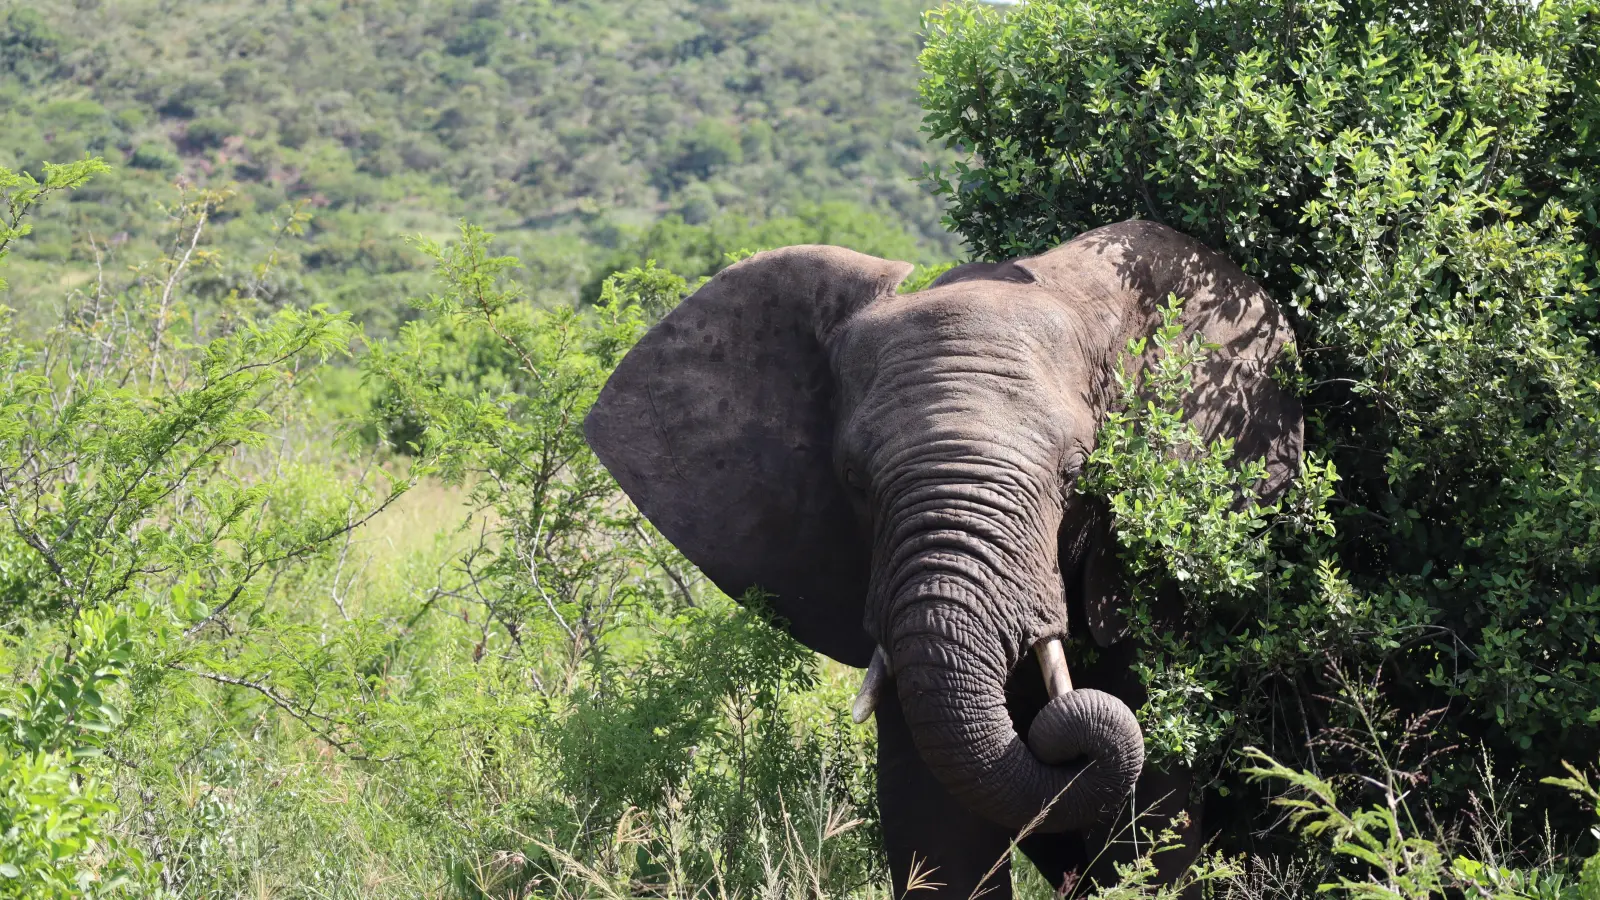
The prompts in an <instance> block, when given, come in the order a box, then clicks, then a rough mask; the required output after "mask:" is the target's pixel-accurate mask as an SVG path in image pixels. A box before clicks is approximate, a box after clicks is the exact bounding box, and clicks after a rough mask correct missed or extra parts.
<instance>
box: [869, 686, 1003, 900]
mask: <svg viewBox="0 0 1600 900" xmlns="http://www.w3.org/2000/svg"><path fill="white" fill-rule="evenodd" d="M877 717H878V815H879V816H880V818H881V819H882V820H883V837H884V844H885V846H886V849H887V850H888V851H889V871H890V874H892V875H893V876H894V896H896V897H903V896H905V894H906V888H907V881H908V880H909V878H910V876H911V872H912V868H913V865H915V867H916V868H917V870H918V872H919V873H920V874H919V880H921V881H923V882H936V883H939V884H940V885H942V886H941V887H939V888H938V889H937V890H934V891H920V890H919V891H917V892H916V893H914V894H912V895H911V896H912V897H914V898H917V900H923V898H926V900H939V898H953V900H967V898H968V897H971V896H972V895H973V893H974V892H975V891H976V890H977V889H978V887H979V882H980V881H982V882H983V888H984V894H983V896H984V900H1010V897H1011V861H1010V859H1009V858H1008V857H1009V850H1010V846H1011V833H1010V832H1008V831H1006V830H1005V829H1003V828H1001V827H1000V826H998V825H995V824H992V823H990V822H987V821H985V820H983V819H981V818H979V817H978V816H976V815H974V814H972V813H970V812H968V811H967V810H966V809H965V808H963V807H962V806H961V804H960V803H958V802H957V801H956V799H955V798H954V797H952V796H951V795H950V794H949V792H947V791H946V790H945V789H944V787H943V785H941V784H939V782H938V781H937V780H936V779H935V778H934V776H933V773H932V772H930V771H929V770H928V767H927V766H926V765H924V764H923V762H922V757H921V756H919V755H917V748H916V747H915V746H913V745H912V743H911V732H910V731H909V730H907V728H906V722H905V716H904V715H903V714H902V713H901V711H900V698H899V697H898V696H896V694H895V691H894V687H893V685H892V684H891V685H888V686H886V689H885V690H884V692H883V694H882V698H881V699H880V700H879V703H878V712H877ZM996 860H1000V866H999V867H997V868H995V869H994V873H993V874H992V875H989V877H988V880H987V881H983V878H984V876H985V874H987V873H988V872H989V870H990V868H991V867H994V864H995V861H996Z"/></svg>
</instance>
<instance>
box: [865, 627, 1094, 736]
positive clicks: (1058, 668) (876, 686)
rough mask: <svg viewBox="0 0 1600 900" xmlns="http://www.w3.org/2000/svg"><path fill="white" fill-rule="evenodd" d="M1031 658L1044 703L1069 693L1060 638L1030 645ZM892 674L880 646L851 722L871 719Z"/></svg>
mask: <svg viewBox="0 0 1600 900" xmlns="http://www.w3.org/2000/svg"><path fill="white" fill-rule="evenodd" d="M1033 657H1034V660H1035V661H1036V662H1037V663H1038V665H1039V675H1040V677H1041V678H1042V679H1043V680H1044V686H1045V696H1046V698H1047V700H1054V699H1055V698H1057V697H1059V696H1061V695H1063V694H1067V693H1070V692H1071V691H1072V674H1071V673H1070V672H1068V670H1067V654H1066V651H1065V650H1064V649H1063V648H1062V646H1061V639H1060V638H1046V639H1044V640H1042V641H1039V642H1038V643H1037V644H1034V645H1033ZM893 675H894V673H893V671H892V670H891V669H890V667H889V654H887V653H885V652H884V650H883V647H882V646H879V647H877V648H876V649H874V650H873V653H872V663H871V664H870V665H868V666H867V673H866V675H864V676H862V679H861V688H860V689H859V690H858V691H856V699H855V702H853V703H851V704H850V719H851V721H853V722H855V723H856V724H857V725H861V724H863V723H865V722H866V721H867V720H868V719H870V718H872V714H873V713H874V712H875V711H876V710H877V708H878V699H879V697H880V695H881V694H882V692H883V691H884V690H885V689H886V687H885V686H886V685H888V683H889V681H890V679H891V678H892V677H893Z"/></svg>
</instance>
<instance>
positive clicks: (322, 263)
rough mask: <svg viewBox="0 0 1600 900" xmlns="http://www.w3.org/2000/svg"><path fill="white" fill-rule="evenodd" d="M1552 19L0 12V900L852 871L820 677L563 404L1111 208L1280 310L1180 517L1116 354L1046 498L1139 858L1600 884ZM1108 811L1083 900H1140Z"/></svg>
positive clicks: (1581, 126) (594, 889) (1143, 11)
mask: <svg viewBox="0 0 1600 900" xmlns="http://www.w3.org/2000/svg"><path fill="white" fill-rule="evenodd" d="M1597 43H1600V10H1597V9H1596V7H1595V6H1594V5H1593V3H1592V2H1571V0H1564V2H1559V3H1550V2H1546V3H1542V4H1539V5H1537V6H1528V5H1521V4H1516V3H1489V4H1482V3H1474V4H1460V3H1452V2H1439V0H1434V2H1415V3H1411V4H1384V5H1378V4H1363V3H1358V2H1347V3H1333V2H1327V0H1318V2H1304V0H1294V2H1263V3H1244V2H1228V3H1219V4H1201V5H1195V4H1192V3H1187V2H1182V0H1159V2H1145V3H1131V2H1122V0H1093V2H1074V3H1063V2H1044V0H1030V2H1028V3H1026V4H1023V5H1022V6H1019V7H1015V8H1010V9H994V8H988V7H983V6H976V5H965V4H954V5H951V6H948V7H944V8H941V9H937V10H931V11H930V10H924V8H923V6H922V4H920V3H917V2H900V0H850V2H844V0H840V2H824V3H804V4H801V3H778V2H767V0H704V2H687V0H681V2H672V0H660V2H657V0H640V2H628V3H601V2H570V3H568V2H562V3H557V2H533V3H511V2H494V0H483V2H474V3H466V2H402V0H371V2H359V0H345V2H326V0H324V2H305V0H273V2H264V3H236V2H217V3H203V4H186V3H174V2H167V0H162V2H146V0H126V2H96V0H79V2H75V3H65V2H61V3H40V2H8V3H3V4H0V214H3V218H0V262H3V268H0V277H3V278H5V279H6V281H7V282H8V283H7V284H6V285H5V286H4V287H3V288H0V303H3V304H4V306H5V307H7V312H6V313H5V315H4V316H3V317H0V512H3V514H4V515H3V516H0V525H3V527H0V897H19V898H21V897H27V898H36V897H79V896H139V897H208V898H209V897H219V898H220V897H240V896H244V897H262V898H266V897H316V898H328V897H351V898H354V897H418V896H422V897H441V898H443V897H450V898H490V897H492V898H523V897H568V896H584V897H590V896H605V897H623V896H628V897H631V896H671V897H725V896H726V897H747V896H758V895H759V896H773V897H777V896H795V895H805V896H846V895H849V896H858V895H859V896H881V895H883V894H886V893H887V892H888V889H887V887H886V883H887V878H886V873H885V871H884V868H883V861H882V859H881V857H880V854H879V852H878V850H877V847H878V843H879V840H878V835H877V825H876V822H875V819H874V804H873V800H872V790H873V787H872V776H871V771H870V769H871V766H870V761H871V759H872V756H873V741H874V737H873V732H872V729H871V727H870V726H868V727H865V728H857V727H853V726H851V725H850V724H849V722H848V719H847V716H846V712H845V710H846V708H847V707H848V705H849V700H850V697H851V695H852V693H853V690H854V687H855V684H856V678H857V676H858V673H855V672H852V671H850V670H846V669H843V668H841V667H838V666H835V665H833V664H830V663H827V662H826V661H824V660H821V659H820V658H819V657H816V656H814V655H813V654H811V653H809V652H808V651H806V650H805V649H804V648H801V647H799V646H797V645H796V644H794V643H793V642H792V641H790V640H788V639H787V638H786V637H784V636H783V634H782V633H781V632H779V631H777V630H775V629H773V628H772V627H770V626H769V625H768V624H767V623H766V621H765V620H764V618H763V616H762V614H761V612H760V603H759V598H746V599H749V600H750V601H751V609H745V608H743V607H740V606H738V605H737V604H735V603H733V602H732V601H731V600H730V599H729V598H726V597H723V596H721V595H720V594H718V593H717V592H716V591H715V590H714V589H713V588H711V587H710V586H709V585H707V584H706V583H705V582H704V581H703V580H702V579H701V578H699V576H698V574H697V573H696V572H695V571H694V570H693V568H692V567H691V566H689V565H687V564H686V563H685V562H684V561H683V560H682V559H681V558H680V557H678V556H677V554H676V553H675V552H674V551H673V550H672V548H671V547H670V546H669V545H668V544H666V543H665V542H664V541H663V540H662V539H661V538H660V536H659V535H658V534H656V533H655V532H654V531H653V530H652V529H651V528H650V527H649V526H648V524H647V523H645V522H643V521H642V520H641V519H639V517H638V516H637V514H636V513H635V512H634V511H633V510H632V509H631V507H630V506H628V505H627V504H626V502H625V501H623V500H622V499H621V498H620V497H619V495H618V493H617V490H616V488H615V485H614V484H613V483H612V482H611V480H610V478H609V476H607V475H606V473H605V472H604V470H603V469H602V468H601V467H600V466H599V465H598V463H597V462H596V461H595V460H594V458H593V457H592V455H590V454H589V452H588V450H587V448H586V447H585V445H584V444H583V441H582V438H581V435H580V434H579V433H578V430H577V424H578V423H579V422H581V420H582V417H583V414H584V411H585V410H586V408H587V406H588V404H589V403H590V402H592V400H593V397H594V394H595V392H596V391H597V390H598V388H599V386H600V385H601V384H602V383H603V382H604V379H605V376H606V374H607V373H608V372H609V371H610V368H611V367H612V366H613V365H614V364H615V362H616V360H617V359H618V358H619V357H620V355H621V354H622V353H624V352H625V351H626V349H627V347H628V346H630V345H631V343H632V342H633V341H634V340H636V339H637V338H638V336H639V335H640V334H641V333H642V331H643V329H644V328H646V327H648V325H649V323H650V322H652V321H654V319H656V318H658V317H659V316H660V315H661V314H662V313H663V312H665V311H666V310H668V309H670V308H671V307H672V305H673V304H675V303H676V302H677V301H678V300H679V299H681V298H682V297H683V296H685V295H686V294H687V292H689V291H690V290H692V289H693V287H694V285H695V284H696V283H697V282H698V281H699V279H701V278H702V277H705V276H707V275H709V274H711V273H712V272H714V271H715V270H717V269H719V268H720V267H722V266H724V265H727V264H728V263H729V262H731V261H733V260H736V259H738V258H740V257H741V256H743V255H745V254H748V253H750V252H753V251H755V250H758V249H762V248H766V247H773V246H782V245H786V244H793V243H802V242H826V243H838V244H844V245H847V246H852V247H855V248H856V249H859V250H862V251H865V252H869V253H874V254H877V255H881V256H887V257H895V258H901V259H907V260H911V261H913V262H916V263H918V264H919V269H918V272H917V274H916V275H915V276H913V279H912V284H910V285H909V286H908V287H909V288H915V287H916V286H917V285H918V284H923V283H926V281H927V280H928V279H930V278H931V277H932V276H933V275H934V274H935V273H937V272H938V271H940V270H942V268H943V267H945V266H947V265H949V264H950V263H952V262H954V261H956V260H959V259H963V258H967V257H969V256H973V257H989V258H999V257H1004V256H1008V255H1015V254H1017V253H1022V252H1030V251H1033V250H1037V249H1040V248H1043V247H1047V246H1050V245H1052V244H1053V243H1055V242H1057V241H1059V240H1061V239H1063V238H1065V237H1069V236H1070V235H1072V234H1075V233H1077V232H1078V231H1081V230H1083V229H1085V228H1088V227H1092V226H1094V225H1096V224H1100V223H1103V222H1108V221H1116V220H1119V219H1122V218H1127V217H1129V216H1133V215H1139V216H1146V217H1151V218H1157V219H1161V220H1163V221H1168V222H1169V223H1170V224H1174V225H1175V226H1177V227H1180V228H1183V229H1184V230H1186V231H1189V232H1190V233H1192V234H1195V235H1196V236H1199V237H1201V238H1202V239H1204V240H1206V241H1207V242H1209V243H1211V244H1213V245H1214V246H1217V247H1219V248H1225V249H1226V250H1227V251H1228V252H1229V253H1230V255H1232V256H1233V257H1234V258H1235V259H1237V260H1239V261H1240V262H1241V264H1243V265H1245V267H1246V268H1247V269H1249V270H1250V271H1251V272H1252V274H1255V275H1256V276H1257V277H1258V278H1260V279H1261V280H1262V281H1263V283H1264V284H1266V285H1267V286H1268V288H1269V290H1270V291H1271V292H1272V293H1273V294H1274V296H1275V297H1277V298H1278V299H1279V301H1280V303H1282V304H1283V305H1284V306H1285V307H1286V308H1288V309H1290V310H1291V316H1292V318H1293V320H1294V323H1295V327H1296V331H1297V335H1298V336H1299V354H1298V356H1297V360H1296V364H1295V365H1294V366H1292V367H1291V369H1290V370H1288V371H1286V372H1284V373H1283V377H1284V378H1285V379H1288V380H1289V381H1290V382H1291V383H1293V384H1295V385H1296V387H1297V390H1299V392H1300V393H1301V396H1302V397H1303V398H1304V399H1305V402H1306V405H1307V408H1308V411H1309V413H1310V414H1309V421H1308V446H1309V447H1310V448H1311V450H1312V451H1313V452H1312V454H1311V456H1310V458H1309V462H1308V465H1307V470H1306V472H1305V473H1303V477H1302V479H1301V482H1300V486H1299V487H1298V488H1297V489H1296V491H1295V492H1294V493H1293V494H1292V495H1291V496H1290V497H1289V498H1287V499H1286V500H1284V501H1283V502H1281V503H1278V504H1274V505H1270V506H1257V507H1254V508H1249V509H1246V510H1244V511H1238V510H1236V509H1235V508H1234V506H1233V504H1232V500H1233V498H1234V497H1235V496H1237V494H1238V493H1239V492H1241V491H1248V489H1249V485H1250V484H1251V483H1252V481H1251V479H1250V477H1249V473H1248V471H1246V472H1244V473H1242V474H1241V473H1240V472H1238V471H1236V470H1235V469H1233V468H1231V467H1230V466H1228V465H1227V464H1226V460H1227V457H1228V448H1226V447H1209V448H1208V447H1202V446H1198V445H1197V444H1196V443H1195V441H1194V439H1193V435H1192V433H1190V432H1189V431H1187V430H1186V426H1185V424H1184V423H1183V422H1182V420H1181V418H1180V417H1179V416H1177V415H1176V412H1175V410H1176V409H1177V408H1178V404H1179V402H1180V398H1181V396H1182V392H1183V388H1184V375H1183V368H1184V365H1185V364H1186V363H1188V362H1191V361H1193V360H1194V359H1195V358H1196V357H1197V356H1199V355H1203V354H1204V352H1205V348H1203V347H1193V346H1190V347H1185V346H1180V345H1178V344H1177V343H1176V339H1175V332H1171V331H1167V332H1163V333H1161V334H1158V335H1156V336H1155V337H1154V338H1153V339H1154V340H1157V341H1160V342H1163V343H1165V344H1167V349H1168V351H1169V352H1168V353H1167V355H1166V357H1165V359H1166V362H1165V363H1164V364H1163V365H1162V366H1161V367H1159V368H1158V369H1157V370H1156V371H1154V372H1152V373H1149V376H1148V377H1147V379H1146V382H1145V390H1146V393H1145V394H1144V395H1143V396H1144V397H1145V398H1147V399H1148V400H1149V401H1150V402H1148V403H1142V402H1141V403H1133V404H1130V406H1129V408H1128V410H1127V411H1126V412H1124V413H1121V414H1118V415H1117V416H1114V417H1113V418H1112V420H1111V421H1109V422H1108V423H1107V424H1106V426H1105V428H1104V429H1103V431H1102V434H1101V437H1100V448H1099V449H1098V450H1097V452H1096V454H1095V458H1094V459H1093V460H1092V461H1091V467H1090V473H1089V475H1088V477H1087V478H1086V479H1085V481H1084V484H1083V485H1082V489H1084V490H1087V491H1092V492H1095V493H1098V494H1101V495H1103V496H1105V497H1106V498H1107V499H1108V501H1109V502H1110V503H1111V504H1112V507H1113V509H1114V510H1115V513H1116V517H1117V523H1118V529H1119V534H1120V536H1121V539H1122V542H1123V545H1124V550H1125V555H1126V558H1127V560H1128V563H1129V566H1130V570H1131V571H1132V572H1133V573H1134V575H1135V576H1136V578H1137V584H1138V587H1139V597H1140V598H1141V599H1140V600H1139V601H1138V602H1137V603H1136V607H1135V610H1134V617H1133V618H1134V625H1135V628H1136V629H1137V630H1140V633H1141V636H1142V637H1143V638H1144V639H1145V640H1147V641H1148V642H1149V643H1150V645H1151V648H1152V649H1151V652H1150V654H1149V655H1148V656H1147V658H1146V660H1145V662H1144V664H1143V667H1142V670H1141V673H1140V674H1141V675H1142V677H1144V678H1145V680H1146V682H1147V684H1149V685H1150V688H1151V701H1150V703H1148V704H1147V705H1146V706H1145V708H1143V709H1141V710H1139V711H1138V713H1139V716H1140V719H1141V723H1142V724H1143V726H1144V728H1145V730H1146V734H1147V746H1148V751H1149V753H1150V755H1151V756H1152V758H1154V759H1157V760H1162V761H1168V762H1172V761H1181V762H1183V763H1186V764H1189V765H1192V766H1195V767H1196V768H1197V769H1198V770H1200V771H1201V772H1203V773H1204V774H1205V776H1206V777H1205V779H1203V780H1205V781H1206V782H1207V784H1208V787H1207V791H1208V796H1209V797H1211V802H1212V803H1213V804H1214V805H1215V808H1216V809H1217V810H1218V811H1219V812H1220V814H1221V818H1220V819H1218V821H1227V822H1230V823H1231V825H1230V827H1228V828H1225V829H1224V830H1223V832H1222V833H1221V834H1219V835H1218V837H1217V841H1216V843H1215V845H1214V846H1213V847H1212V848H1211V849H1212V851H1213V852H1212V853H1210V854H1208V855H1207V856H1206V858H1205V859H1204V861H1203V862H1202V863H1201V864H1200V865H1198V866H1197V867H1196V868H1195V869H1194V870H1193V871H1192V872H1191V873H1189V875H1188V876H1187V878H1188V879H1189V881H1191V882H1198V883H1199V885H1200V889H1201V890H1203V891H1204V892H1206V893H1209V894H1212V895H1217V896H1222V895H1226V896H1229V897H1240V898H1257V897H1260V898H1266V897H1285V896H1303V895H1307V894H1309V893H1313V892H1317V891H1318V890H1319V889H1320V890H1322V891H1324V892H1327V891H1332V892H1335V893H1343V894H1348V895H1352V896H1358V897H1373V898H1377V897H1386V898H1387V897H1396V898H1399V897H1405V898H1412V897H1433V896H1439V897H1446V896H1448V897H1460V896H1484V897H1507V898H1509V897H1537V898H1551V900H1556V898H1563V900H1564V898H1600V861H1595V860H1592V859H1591V857H1592V856H1593V855H1594V854H1595V853H1596V840H1597V838H1600V834H1597V833H1596V832H1595V831H1594V830H1593V829H1594V824H1595V819H1594V816H1593V804H1594V802H1595V801H1596V800H1600V796H1597V795H1596V793H1595V791H1594V789H1593V788H1592V787H1591V786H1590V782H1589V781H1588V779H1587V777H1586V776H1585V774H1584V773H1585V772H1592V771H1593V767H1594V765H1595V764H1596V762H1597V758H1596V754H1595V747H1596V746H1597V745H1600V739H1597V729H1596V726H1597V724H1600V646H1597V643H1596V641H1597V631H1600V577H1597V573H1596V571H1595V558H1596V556H1595V554H1596V552H1597V551H1600V468H1597V465H1600V464H1597V459H1600V457H1597V454H1596V451H1597V450H1600V397H1597V396H1596V395H1597V394H1600V358H1597V356H1596V354H1595V352H1594V350H1593V348H1592V346H1591V340H1592V338H1593V336H1594V332H1595V329H1596V328H1597V327H1600V312H1597V309H1600V305H1597V303H1596V301H1595V298H1594V294H1593V287H1594V285H1595V279H1596V273H1595V259H1596V250H1597V249H1600V237H1597V236H1600V216H1597V197H1600V193H1597V189H1596V180H1595V172H1596V167H1595V164H1596V162H1597V161H1600V146H1597V144H1600V108H1597V106H1596V102H1597V101H1596V98H1597V96H1600V86H1597V79H1596V76H1597V73H1600V63H1597V51H1596V46H1597ZM490 232H492V233H493V234H492V235H491V234H490ZM1179 299H1181V298H1179ZM1127 387H1128V390H1129V397H1130V398H1131V397H1133V396H1134V393H1133V392H1134V390H1135V387H1136V386H1135V385H1134V384H1132V383H1131V382H1130V383H1129V384H1128V386H1127ZM1174 585H1176V586H1177V589H1179V590H1182V591H1183V592H1184V593H1185V594H1186V595H1187V596H1188V597H1189V599H1190V601H1191V622H1190V624H1191V626H1192V627H1191V629H1190V630H1189V632H1188V636H1187V637H1186V638H1185V639H1183V640H1171V639H1167V638H1164V637H1163V636H1162V635H1160V634H1158V633H1155V632H1154V631H1153V630H1152V629H1153V626H1151V625H1150V623H1149V622H1148V621H1147V620H1146V619H1143V618H1141V610H1142V608H1143V607H1142V598H1143V597H1145V596H1148V595H1150V594H1151V593H1152V592H1155V591H1158V590H1163V589H1172V588H1173V586H1174ZM1070 652H1072V653H1074V654H1082V653H1087V652H1092V651H1091V650H1090V648H1088V647H1087V646H1084V645H1081V644H1074V646H1073V647H1072V649H1071V651H1070ZM1125 837H1127V838H1128V839H1134V838H1135V837H1136V836H1133V835H1129V836H1125ZM1137 837H1138V839H1139V840H1140V842H1141V846H1142V847H1144V848H1145V852H1144V854H1143V855H1142V856H1141V858H1140V861H1139V862H1138V863H1137V864H1135V865H1134V866H1132V867H1130V868H1128V869H1127V870H1126V871H1125V872H1124V878H1123V881H1122V883H1121V884H1119V885H1116V886H1108V887H1106V888H1104V889H1103V890H1102V891H1101V892H1100V895H1101V896H1105V897H1146V896H1170V895H1172V893H1173V891H1172V889H1171V888H1165V887H1159V886H1156V885H1153V884H1152V883H1151V874H1152V871H1153V869H1152V866H1151V862H1150V861H1151V859H1152V858H1154V856H1155V855H1157V854H1159V853H1160V852H1161V849H1162V848H1163V846H1165V844H1164V843H1163V839H1162V836H1161V835H1160V834H1149V835H1143V836H1137ZM1596 859H1600V857H1597V858H1596ZM1019 860H1020V857H1019ZM930 877H931V878H932V879H933V880H937V873H933V874H932V875H931V876H930ZM1002 877H1004V876H1002ZM1012 877H1013V878H1014V880H1015V883H1016V886H1017V889H1018V890H1019V891H1020V892H1022V893H1023V894H1024V895H1026V896H1034V897H1045V896H1049V894H1050V891H1049V889H1048V888H1047V887H1046V886H1045V885H1043V884H1042V882H1041V881H1040V879H1039V878H1038V877H1037V875H1036V874H1035V873H1033V872H1032V871H1031V869H1030V868H1029V867H1028V865H1027V863H1026V862H1025V861H1024V862H1020V863H1019V864H1018V865H1017V866H1016V868H1015V874H1014V875H1013V876H1012ZM1319 886H1320V887H1319ZM1088 892H1089V889H1088V887H1087V886H1080V887H1079V888H1077V889H1076V891H1075V894H1074V895H1075V896H1082V895H1085V894H1087V893H1088Z"/></svg>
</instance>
